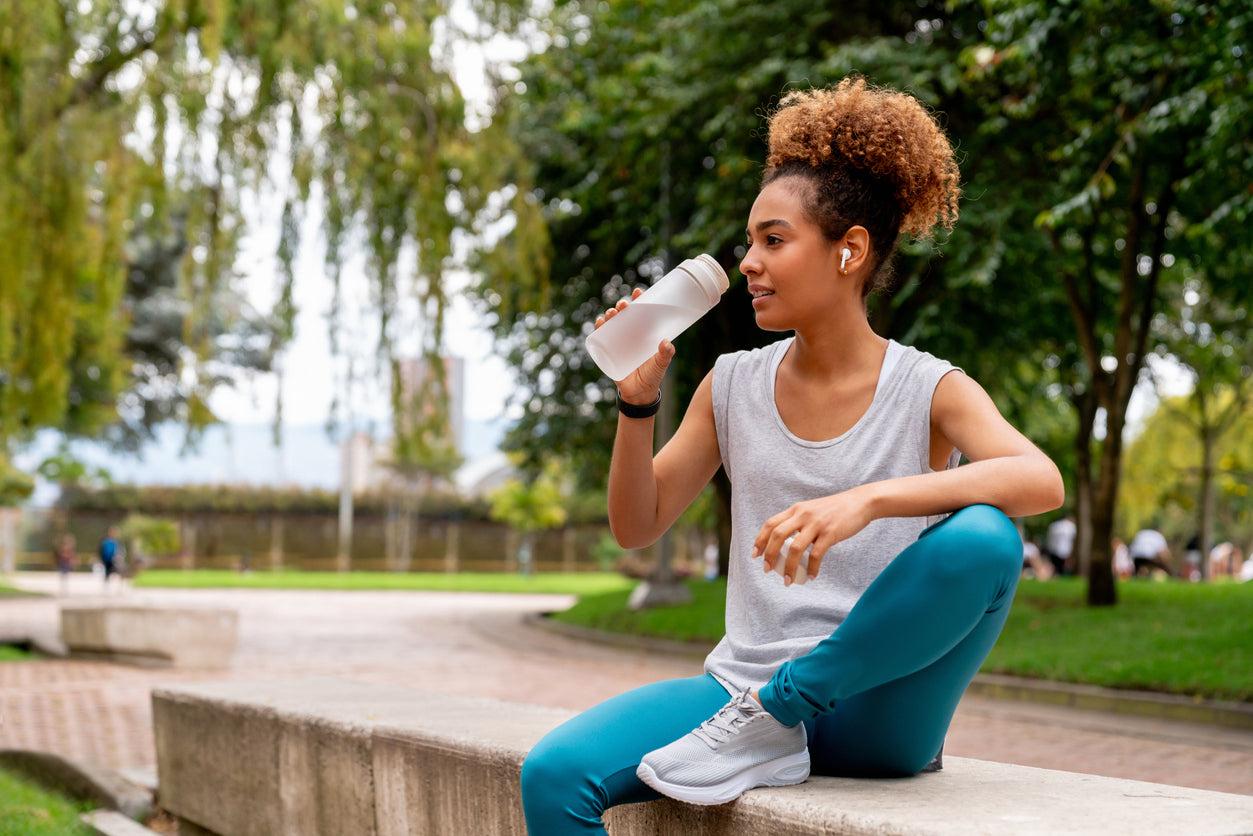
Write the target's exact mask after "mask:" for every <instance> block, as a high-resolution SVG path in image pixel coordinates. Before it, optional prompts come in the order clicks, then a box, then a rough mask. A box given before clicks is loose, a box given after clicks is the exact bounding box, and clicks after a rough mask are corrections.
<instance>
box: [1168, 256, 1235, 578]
mask: <svg viewBox="0 0 1253 836" xmlns="http://www.w3.org/2000/svg"><path fill="white" fill-rule="evenodd" d="M1171 307H1172V308H1174V310H1172V311H1170V314H1171V315H1169V316H1160V317H1159V319H1160V323H1159V329H1160V330H1161V332H1162V334H1163V337H1164V342H1163V344H1162V345H1161V346H1159V351H1162V352H1163V353H1165V352H1166V351H1169V352H1170V356H1172V357H1173V358H1175V359H1176V360H1178V361H1179V362H1180V363H1182V364H1183V365H1184V366H1185V367H1186V368H1187V369H1188V371H1189V372H1191V374H1192V379H1193V382H1192V393H1191V394H1190V395H1189V396H1188V398H1187V401H1186V404H1179V403H1174V402H1172V403H1171V404H1170V405H1169V406H1168V408H1167V412H1168V414H1170V415H1171V416H1173V417H1174V418H1175V419H1176V420H1178V421H1181V422H1182V423H1183V424H1184V425H1185V426H1187V427H1188V428H1189V429H1190V430H1191V432H1192V435H1193V437H1194V438H1195V440H1196V441H1197V442H1199V448H1200V449H1199V453H1200V455H1199V456H1198V457H1197V460H1196V461H1194V463H1193V465H1192V466H1191V467H1189V468H1188V470H1189V471H1190V472H1195V473H1197V474H1198V476H1199V478H1198V484H1197V502H1196V508H1197V510H1198V513H1197V515H1196V516H1197V519H1196V522H1195V531H1196V532H1197V533H1199V535H1200V546H1201V554H1202V555H1208V554H1209V552H1210V549H1211V548H1212V547H1213V545H1214V543H1213V528H1214V514H1215V496H1214V492H1215V488H1216V487H1217V483H1218V479H1219V477H1220V475H1221V471H1220V462H1221V461H1222V460H1223V456H1221V455H1220V445H1222V444H1223V442H1224V439H1225V438H1226V437H1227V436H1228V435H1229V434H1231V433H1232V432H1233V431H1234V429H1235V427H1236V425H1237V423H1238V421H1239V420H1240V419H1241V418H1242V417H1243V416H1244V415H1246V414H1247V413H1248V411H1249V408H1250V405H1253V339H1250V336H1249V312H1248V310H1247V308H1246V307H1245V306H1244V305H1237V306H1232V305H1229V304H1227V303H1226V302H1224V301H1223V300H1221V299H1217V298H1215V297H1214V296H1213V293H1212V291H1211V289H1210V288H1209V287H1208V286H1207V283H1206V282H1204V281H1203V277H1202V276H1194V277H1193V278H1191V279H1189V280H1188V281H1187V282H1186V283H1185V285H1184V290H1183V293H1182V295H1181V296H1180V297H1179V298H1178V299H1177V300H1175V304H1174V305H1172V306H1171ZM1208 571H1209V564H1208V561H1205V560H1202V561H1201V577H1202V579H1204V578H1206V577H1208Z"/></svg>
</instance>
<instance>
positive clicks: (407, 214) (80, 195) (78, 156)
mask: <svg viewBox="0 0 1253 836" xmlns="http://www.w3.org/2000/svg"><path fill="white" fill-rule="evenodd" d="M473 8H475V9H477V10H479V11H480V12H482V13H483V14H487V15H490V16H491V17H490V19H491V20H495V21H501V22H504V23H517V22H518V19H519V18H518V15H517V14H516V11H515V9H514V8H513V6H512V5H511V4H509V3H483V4H477V3H476V4H473ZM447 11H448V4H445V3H440V2H435V3H425V2H419V1H418V0H390V2H382V0H358V2H353V3H344V4H336V3H324V2H320V0H151V2H146V3H129V4H119V3H78V4H70V3H61V2H47V3H6V4H3V6H0V114H3V118H0V234H2V235H3V240H4V241H5V242H6V259H5V260H4V263H3V264H2V265H0V369H3V370H4V371H3V375H2V376H0V456H5V457H7V454H8V452H9V448H10V445H11V443H12V441H13V440H14V439H20V438H21V437H22V436H24V435H26V434H29V433H30V432H32V431H34V430H35V429H39V428H42V427H58V426H62V425H63V424H65V422H66V421H67V419H72V420H71V427H72V428H73V429H76V430H78V431H81V432H93V431H94V430H95V429H97V428H99V427H100V426H103V425H104V424H106V423H108V422H109V421H111V420H112V419H113V417H114V415H115V402H116V396H117V394H118V393H119V392H121V391H123V390H124V389H125V388H126V387H127V386H128V385H129V384H133V383H135V381H134V379H133V378H131V377H130V376H129V375H131V374H134V373H135V372H136V368H135V366H134V365H133V362H134V359H135V358H134V356H133V355H128V353H127V345H126V340H127V338H128V336H129V337H131V338H132V340H133V342H132V344H131V346H130V348H132V349H134V348H136V345H135V344H134V343H135V341H138V340H139V339H140V338H141V337H142V336H143V331H144V329H145V328H147V327H149V326H153V325H154V324H155V323H156V322H157V321H158V320H159V319H161V318H160V317H158V316H155V315H154V316H153V317H147V314H148V313H152V312H151V311H144V310H141V305H140V304H139V303H142V302H143V301H144V300H143V299H140V298H137V297H136V296H134V295H132V296H131V297H130V298H129V302H130V303H131V304H130V307H129V308H128V299H127V267H128V252H127V248H128V246H132V248H133V249H132V252H131V253H130V254H129V257H133V259H137V260H138V261H139V262H144V261H145V260H147V261H151V262H152V264H153V266H154V267H155V266H156V265H157V264H158V262H161V261H162V260H165V261H169V260H171V259H177V261H178V267H179V268H180V269H179V271H178V272H177V287H178V294H177V302H178V303H179V305H181V306H182V308H183V310H182V311H181V312H180V315H181V316H182V317H183V328H182V329H181V330H182V333H181V342H180V344H179V345H178V346H175V345H173V344H171V343H170V342H169V338H170V330H169V329H166V330H165V331H164V332H163V333H162V334H161V335H160V337H159V340H158V342H159V343H160V344H159V345H157V344H155V343H150V344H149V346H148V347H149V348H151V349H153V350H154V351H155V353H156V354H159V355H161V356H162V357H164V359H165V360H168V368H161V369H158V371H159V373H160V374H161V375H162V376H163V377H166V378H167V379H168V378H169V377H170V375H169V374H167V372H172V371H173V370H174V369H175V368H176V369H177V372H178V374H177V378H178V379H190V380H192V381H194V382H195V383H194V386H193V388H192V389H191V390H190V391H189V393H188V395H187V397H186V398H185V399H184V400H183V403H182V406H181V407H179V408H178V409H176V410H173V411H174V412H178V413H179V416H178V417H179V418H180V419H182V420H190V421H192V422H193V423H194V422H196V421H207V420H211V417H212V416H210V415H207V414H206V413H205V411H204V410H205V407H204V404H205V397H204V394H205V392H206V391H207V390H208V388H210V387H211V386H212V385H213V384H215V383H216V382H218V381H220V379H221V374H220V373H221V371H222V370H221V368H220V365H219V364H220V363H221V362H223V361H224V360H228V361H232V362H234V361H240V360H241V357H240V353H241V352H248V353H252V352H253V351H254V350H255V348H256V346H253V345H248V346H244V345H242V344H237V345H235V346H233V347H232V346H226V345H223V344H222V343H221V341H218V340H216V339H215V338H216V337H217V336H218V335H220V334H221V333H223V330H222V329H221V328H216V327H213V326H212V325H211V323H212V321H213V318H214V317H216V316H219V315H222V314H223V313H226V314H230V313H233V312H234V311H233V310H232V308H231V307H230V306H229V305H228V306H225V307H223V306H222V305H221V304H220V303H221V301H222V299H223V292H224V291H225V290H227V289H229V287H230V285H231V283H232V282H233V280H234V278H235V276H234V273H233V270H232V266H233V263H234V257H235V254H236V252H237V248H238V244H239V241H240V240H241V238H242V237H243V236H244V234H245V233H246V232H247V217H246V215H245V213H244V212H243V211H242V210H243V207H245V206H246V205H248V204H250V203H253V202H255V201H257V200H258V199H259V196H260V195H262V194H263V193H265V192H266V191H267V190H269V191H270V192H272V193H275V194H277V195H278V198H279V200H280V202H281V203H282V204H283V211H282V231H281V236H280V241H279V246H278V252H277V254H276V255H277V258H278V264H279V270H278V273H279V276H278V283H279V287H278V298H279V300H280V301H279V303H278V305H277V307H276V310H275V311H274V312H273V317H274V323H273V324H272V325H271V326H270V327H269V328H268V329H267V330H266V332H265V334H266V338H267V340H268V344H267V346H266V348H267V350H269V351H279V350H281V348H282V346H283V345H284V343H285V341H286V340H287V339H288V338H289V337H290V335H291V328H292V322H293V316H294V310H295V304H296V303H295V300H294V299H293V295H292V287H293V284H292V282H293V274H292V271H293V261H294V253H295V251H296V245H297V243H298V238H299V230H300V228H301V224H300V221H301V219H302V217H303V215H304V212H305V210H306V209H307V207H308V206H310V205H311V204H312V203H313V202H318V203H319V205H320V206H321V208H323V210H324V212H323V214H324V217H325V226H324V230H323V234H324V236H325V240H326V242H327V247H326V263H327V266H328V274H329V280H330V281H331V282H333V283H335V284H336V285H338V277H339V273H340V270H341V268H342V265H343V262H344V258H345V253H346V251H347V249H348V248H350V247H354V248H360V249H361V250H363V251H364V252H365V253H366V254H367V256H368V257H367V259H366V269H367V272H368V274H369V277H370V278H371V279H372V280H373V287H374V293H373V297H374V304H375V309H376V311H377V313H378V317H379V334H380V338H379V347H378V355H379V358H380V359H379V363H378V364H377V365H378V369H377V370H376V371H377V373H378V374H380V375H381V374H385V373H386V371H387V368H388V365H389V363H388V360H389V359H390V358H391V357H392V356H393V354H394V352H395V350H396V348H397V342H398V334H405V333H411V332H414V331H415V330H417V328H418V327H420V326H421V325H422V323H421V322H418V323H415V322H412V321H398V320H397V319H396V318H395V317H394V311H395V310H397V308H398V302H399V300H400V299H401V298H402V297H405V296H412V297H413V298H415V299H416V300H417V308H418V311H419V317H420V318H421V319H424V320H425V321H426V323H427V325H428V327H429V332H430V333H429V336H427V337H426V338H425V339H424V342H423V344H422V349H423V351H425V352H428V353H435V354H437V353H438V350H439V348H440V342H441V340H442V315H443V310H444V306H445V303H446V294H447V287H446V282H445V280H444V276H445V271H446V270H447V269H448V268H449V267H450V266H451V265H454V264H455V263H457V261H458V260H459V259H460V258H461V254H460V253H458V252H456V251H455V250H454V245H455V244H456V242H458V241H459V240H462V239H460V238H459V237H458V234H456V233H457V231H458V230H465V231H469V232H474V231H475V227H476V224H481V223H485V222H486V221H484V219H483V213H484V212H485V211H486V212H487V215H488V216H493V215H494V212H495V209H492V208H490V207H489V206H488V202H489V198H491V197H492V195H494V194H495V192H496V188H497V184H498V183H499V182H500V174H501V172H502V171H503V170H504V168H505V167H507V166H508V165H510V161H511V159H512V154H511V151H510V149H511V147H512V146H511V144H510V143H509V142H508V139H507V134H506V131H505V125H504V124H503V121H500V120H495V121H485V122H483V123H482V124H480V125H479V126H477V128H478V129H477V130H471V129H470V128H469V127H467V124H466V119H465V115H466V114H465V101H464V99H463V97H462V94H461V92H460V90H459V89H458V88H457V86H456V84H454V83H453V81H452V79H451V77H450V75H449V72H448V69H447V68H448V66H449V65H450V63H451V62H450V60H449V58H448V49H449V48H450V46H451V44H452V43H454V42H455V41H456V40H457V39H458V38H461V37H464V35H463V34H462V33H460V32H459V30H458V29H457V28H456V27H455V26H452V25H451V24H450V23H449V22H448V20H447V18H446V13H447ZM514 211H515V213H516V215H517V217H518V218H519V223H521V224H525V223H527V207H526V206H525V205H521V206H517V207H514ZM489 219H490V217H489ZM471 243H472V242H471ZM153 247H156V248H157V249H156V250H155V251H154V250H153V249H152V248H153ZM154 259H155V260H154ZM132 263H133V262H132ZM167 266H168V265H167ZM161 269H165V268H164V267H163V268H161ZM527 270H528V265H527V264H526V263H521V264H517V265H515V271H516V272H518V273H520V274H522V275H526V273H527ZM163 321H165V322H166V323H167V324H169V323H171V322H172V321H173V320H169V319H167V320H163ZM128 329H130V330H128ZM225 330H226V332H230V331H231V329H230V328H229V327H228V328H226V329H225ZM244 331H245V332H246V333H248V334H250V337H249V340H248V341H249V342H251V337H252V336H256V335H257V331H256V329H253V328H245V329H244ZM215 342H216V346H215ZM232 351H234V352H235V353H234V354H233V355H232V354H231V352H232ZM147 356H149V357H151V356H155V355H153V354H150V355H147ZM80 371H81V374H79V372H80ZM139 371H141V372H142V371H146V370H144V369H140V370H139ZM148 382H149V381H145V382H144V384H143V385H147V383H148ZM139 388H142V386H140V387H139ZM131 391H132V393H133V394H136V396H137V397H138V398H140V400H141V401H142V400H143V399H144V394H143V393H142V392H138V391H137V390H136V388H135V387H132V390H131ZM76 392H77V393H78V395H77V396H74V393H76ZM72 396H74V397H77V398H78V400H77V402H75V400H74V397H72ZM147 403H150V402H148V401H145V402H144V403H143V404H132V406H136V408H137V409H139V410H140V411H141V412H142V410H143V408H146V407H145V404H147ZM156 403H157V405H156V406H155V407H154V408H155V409H156V413H155V414H154V415H153V416H151V417H165V416H166V414H167V413H168V412H169V409H168V406H169V402H168V401H166V402H164V403H165V405H164V406H163V405H162V403H163V402H162V401H161V399H160V398H158V399H157V401H156ZM126 406H127V405H126V404H123V412H124V413H125V412H126V411H127V410H126ZM71 413H73V414H71ZM280 416H281V412H280Z"/></svg>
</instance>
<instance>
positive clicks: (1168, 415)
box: [1119, 389, 1253, 565]
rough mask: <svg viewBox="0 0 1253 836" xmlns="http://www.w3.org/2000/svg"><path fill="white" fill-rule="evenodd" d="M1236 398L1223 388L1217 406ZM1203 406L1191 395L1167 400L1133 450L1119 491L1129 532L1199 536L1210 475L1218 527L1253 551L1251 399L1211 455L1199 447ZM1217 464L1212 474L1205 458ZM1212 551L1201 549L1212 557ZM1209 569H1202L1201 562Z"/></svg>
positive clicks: (1183, 537)
mask: <svg viewBox="0 0 1253 836" xmlns="http://www.w3.org/2000/svg"><path fill="white" fill-rule="evenodd" d="M1233 402H1234V398H1233V393H1232V392H1231V391H1230V390H1227V389H1219V390H1217V391H1216V392H1215V393H1214V394H1213V396H1212V403H1213V405H1215V406H1217V407H1218V408H1219V409H1223V410H1226V408H1228V407H1230V406H1231V404H1232V403H1233ZM1199 424H1200V415H1199V410H1198V403H1197V401H1196V400H1195V399H1194V398H1193V397H1192V396H1191V395H1183V396H1177V397H1173V398H1167V399H1165V400H1163V401H1162V402H1161V403H1160V404H1159V405H1158V407H1157V409H1156V410H1155V411H1154V412H1153V414H1152V415H1150V416H1149V417H1148V419H1147V420H1146V421H1145V423H1144V428H1143V430H1142V431H1141V433H1140V434H1139V435H1138V436H1137V437H1136V438H1135V439H1134V440H1133V441H1132V442H1131V443H1130V444H1129V445H1128V448H1127V453H1128V455H1127V466H1126V473H1125V476H1124V479H1123V480H1122V483H1121V484H1120V487H1119V509H1120V513H1119V517H1120V522H1121V525H1122V527H1123V530H1124V531H1125V532H1126V533H1127V534H1131V533H1133V532H1135V531H1137V530H1138V529H1140V528H1143V527H1146V526H1152V527H1155V528H1159V529H1160V530H1161V531H1162V532H1163V533H1165V534H1166V535H1167V536H1168V537H1170V538H1172V539H1175V540H1179V541H1186V540H1188V539H1190V538H1191V537H1192V536H1193V535H1194V534H1195V533H1196V532H1197V521H1198V516H1199V514H1200V511H1201V507H1202V502H1203V497H1204V496H1205V490H1204V489H1203V483H1204V482H1205V480H1206V479H1207V478H1208V480H1209V481H1210V484H1211V488H1210V494H1211V499H1210V501H1211V503H1212V504H1211V513H1212V515H1213V522H1212V530H1213V531H1217V532H1218V536H1220V537H1222V538H1223V539H1226V540H1230V541H1232V542H1234V543H1236V544H1237V545H1239V546H1240V547H1241V548H1242V549H1243V550H1244V551H1245V553H1246V554H1247V553H1248V551H1249V548H1250V546H1253V502H1251V501H1250V500H1251V499H1253V497H1251V496H1250V491H1249V487H1250V484H1253V408H1251V407H1250V405H1249V404H1248V403H1247V402H1246V403H1245V404H1244V407H1243V408H1242V409H1240V410H1238V411H1236V412H1235V413H1234V417H1233V418H1232V419H1231V424H1230V429H1229V430H1228V431H1227V432H1225V433H1222V434H1220V435H1216V436H1215V437H1214V443H1213V448H1212V450H1211V451H1210V453H1209V455H1208V456H1203V455H1202V454H1201V451H1199V450H1198V449H1197V443H1196V442H1197V427H1198V426H1199ZM1205 458H1208V459H1209V460H1210V461H1211V463H1212V469H1211V470H1209V471H1208V473H1207V471H1206V469H1205V468H1204V464H1203V462H1204V459H1205ZM1209 547H1212V543H1211V544H1207V547H1205V548H1203V549H1202V553H1203V554H1208V553H1209V552H1208V548H1209ZM1203 565H1204V564H1203Z"/></svg>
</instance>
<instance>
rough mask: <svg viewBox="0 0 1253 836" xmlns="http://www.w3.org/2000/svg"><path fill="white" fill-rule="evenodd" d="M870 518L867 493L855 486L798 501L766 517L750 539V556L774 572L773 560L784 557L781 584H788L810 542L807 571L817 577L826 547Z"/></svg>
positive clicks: (856, 530) (858, 528)
mask: <svg viewBox="0 0 1253 836" xmlns="http://www.w3.org/2000/svg"><path fill="white" fill-rule="evenodd" d="M873 519H874V517H873V515H872V514H871V512H870V503H869V497H868V496H867V495H866V494H865V492H864V491H861V490H859V489H857V488H854V489H853V490H850V491H844V492H843V493H837V494H833V495H831V496H824V497H822V498H821V499H811V500H807V501H805V502H798V503H796V504H795V505H793V506H792V507H791V508H788V509H787V510H786V511H783V512H782V513H779V514H775V515H774V516H773V517H771V518H770V519H768V520H766V522H765V525H763V526H762V527H761V530H760V531H758V532H757V538H756V539H755V540H754V541H753V552H752V555H751V556H752V557H754V558H757V557H760V558H763V561H764V564H765V565H764V567H763V568H764V570H765V571H766V572H773V571H774V567H775V564H776V563H777V562H778V561H780V560H782V561H784V566H783V584H784V586H790V585H791V584H792V582H793V581H794V580H796V572H797V567H798V566H799V565H800V561H801V556H802V555H803V554H804V553H805V549H806V548H809V547H811V546H812V549H810V552H809V560H808V567H807V574H808V577H809V579H810V580H813V579H814V578H816V577H818V571H819V570H820V569H821V568H822V558H823V556H824V555H825V554H826V551H827V549H829V548H831V547H832V546H834V545H835V544H836V543H839V542H841V541H843V540H847V539H848V538H849V537H852V536H853V535H854V534H856V533H857V532H859V531H861V530H862V529H863V528H865V527H866V526H867V525H869V524H870V521H871V520H873ZM789 537H791V538H792V542H791V544H790V547H789V549H788V551H787V552H786V553H781V552H780V549H782V547H783V541H785V540H787V539H788V538H789Z"/></svg>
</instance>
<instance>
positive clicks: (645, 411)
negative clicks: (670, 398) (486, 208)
mask: <svg viewBox="0 0 1253 836" xmlns="http://www.w3.org/2000/svg"><path fill="white" fill-rule="evenodd" d="M659 409H661V391H660V390H658V391H657V400H655V401H653V402H652V403H650V404H645V405H640V404H634V403H627V402H626V401H624V400H622V391H621V390H619V391H618V411H619V412H621V413H622V414H623V415H625V416H626V417H628V418H652V417H653V416H654V415H656V414H657V410H659Z"/></svg>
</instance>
